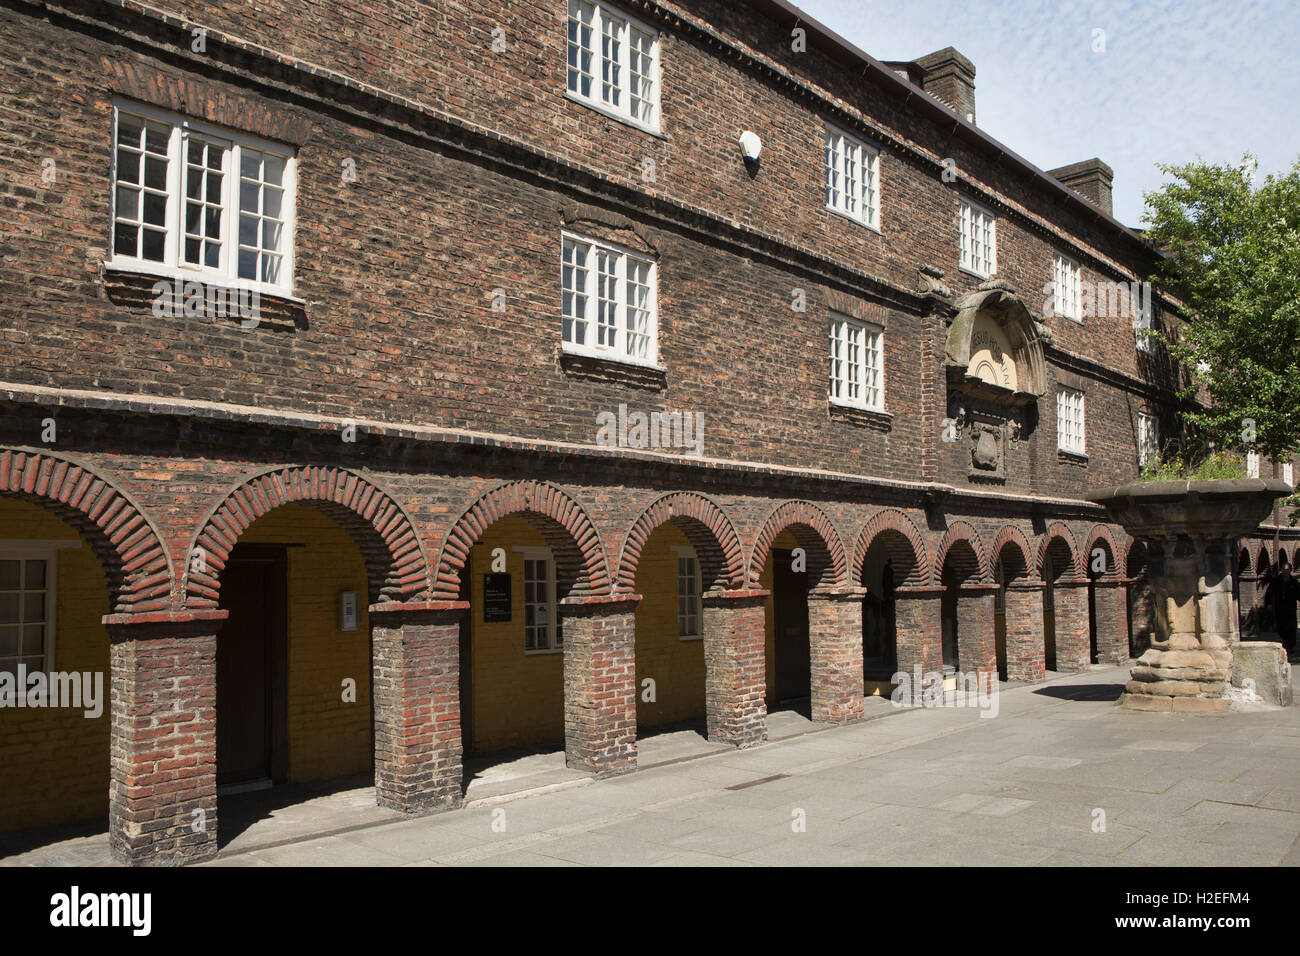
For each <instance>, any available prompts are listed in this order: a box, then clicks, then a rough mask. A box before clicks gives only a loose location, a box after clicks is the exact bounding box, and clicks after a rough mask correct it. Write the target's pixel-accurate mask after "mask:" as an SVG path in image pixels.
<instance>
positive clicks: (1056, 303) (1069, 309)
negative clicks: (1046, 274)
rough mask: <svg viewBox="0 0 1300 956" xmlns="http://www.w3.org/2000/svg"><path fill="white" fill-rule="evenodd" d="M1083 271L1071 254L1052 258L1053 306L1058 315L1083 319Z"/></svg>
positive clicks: (1079, 320) (1075, 319) (1078, 319)
mask: <svg viewBox="0 0 1300 956" xmlns="http://www.w3.org/2000/svg"><path fill="white" fill-rule="evenodd" d="M1081 272H1082V270H1081V269H1080V268H1079V263H1077V262H1075V261H1074V260H1073V259H1071V258H1070V257H1069V256H1063V255H1059V254H1058V255H1056V256H1055V257H1053V259H1052V289H1053V293H1052V308H1053V310H1054V311H1055V312H1056V314H1057V315H1061V316H1064V317H1065V318H1067V319H1073V320H1074V321H1076V322H1082V321H1083V310H1082V307H1081V305H1080V286H1081V281H1080V277H1081Z"/></svg>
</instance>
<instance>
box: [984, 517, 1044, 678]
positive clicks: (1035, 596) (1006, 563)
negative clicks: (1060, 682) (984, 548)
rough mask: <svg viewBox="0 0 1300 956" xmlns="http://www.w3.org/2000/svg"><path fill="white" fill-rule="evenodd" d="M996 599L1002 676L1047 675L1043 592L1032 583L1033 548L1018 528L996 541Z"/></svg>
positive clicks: (997, 646)
mask: <svg viewBox="0 0 1300 956" xmlns="http://www.w3.org/2000/svg"><path fill="white" fill-rule="evenodd" d="M993 547H994V552H993V580H994V583H995V584H996V585H997V590H996V591H995V592H994V601H993V626H994V645H995V650H996V655H997V667H998V677H999V679H1001V680H1013V679H1014V680H1023V681H1037V680H1041V679H1042V677H1043V673H1042V671H1043V649H1042V635H1041V632H1040V630H1039V627H1038V625H1039V624H1040V623H1041V613H1040V612H1039V610H1038V607H1037V602H1038V601H1039V600H1041V599H1040V596H1039V592H1038V590H1036V589H1033V588H1032V587H1031V586H1030V552H1029V544H1028V542H1027V541H1026V540H1025V538H1024V536H1023V535H1022V534H1021V533H1020V532H1019V531H1018V530H1016V529H1014V528H1008V529H1006V530H1004V531H1003V532H1002V533H1001V534H1000V535H998V539H997V541H995V542H994V545H993Z"/></svg>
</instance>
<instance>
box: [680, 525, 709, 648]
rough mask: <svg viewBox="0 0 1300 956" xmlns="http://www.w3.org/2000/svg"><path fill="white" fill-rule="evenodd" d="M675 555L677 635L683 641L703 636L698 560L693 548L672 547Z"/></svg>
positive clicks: (701, 589) (701, 587)
mask: <svg viewBox="0 0 1300 956" xmlns="http://www.w3.org/2000/svg"><path fill="white" fill-rule="evenodd" d="M673 551H674V553H676V555H677V636H678V637H679V638H681V639H682V640H683V641H685V640H699V639H702V638H703V637H704V631H703V628H702V626H701V622H702V620H703V616H702V606H701V600H700V598H701V593H702V591H703V584H702V582H701V580H700V562H699V559H698V558H697V556H696V554H695V549H694V548H673Z"/></svg>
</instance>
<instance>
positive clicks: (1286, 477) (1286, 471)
mask: <svg viewBox="0 0 1300 956" xmlns="http://www.w3.org/2000/svg"><path fill="white" fill-rule="evenodd" d="M1282 480H1283V481H1285V482H1286V483H1287V484H1288V485H1290V486H1291V487H1292V488H1294V487H1295V468H1294V467H1292V465H1291V462H1289V461H1284V462H1283V463H1282Z"/></svg>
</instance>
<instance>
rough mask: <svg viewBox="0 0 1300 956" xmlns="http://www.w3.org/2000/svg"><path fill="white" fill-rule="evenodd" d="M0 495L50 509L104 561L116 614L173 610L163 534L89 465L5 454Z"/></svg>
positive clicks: (35, 454) (0, 453) (43, 455)
mask: <svg viewBox="0 0 1300 956" xmlns="http://www.w3.org/2000/svg"><path fill="white" fill-rule="evenodd" d="M0 495H4V496H6V497H11V498H18V499H26V500H30V501H32V502H33V503H36V504H39V505H40V506H42V507H44V508H46V509H48V510H49V511H51V512H52V513H54V514H56V515H58V517H59V518H61V519H62V520H63V521H66V522H67V523H68V524H69V525H71V526H72V527H73V528H75V529H76V530H77V532H78V533H79V534H80V535H81V536H82V537H83V538H84V539H85V540H86V542H87V544H89V545H90V548H91V550H92V551H93V552H94V553H95V557H96V558H98V559H99V563H100V565H101V566H102V567H103V569H104V575H105V577H106V578H107V580H108V587H109V591H110V593H111V595H112V600H113V611H114V613H117V614H141V613H144V612H146V611H160V610H164V609H166V608H168V607H170V606H171V590H172V566H171V559H170V558H169V557H168V555H167V549H166V548H164V547H163V544H162V536H161V535H160V534H159V533H158V529H157V528H156V527H154V524H153V522H152V521H151V520H150V519H149V518H148V517H147V516H146V515H145V513H144V512H143V510H142V509H141V508H140V506H139V505H137V504H136V503H135V501H133V500H132V498H131V496H130V495H128V494H127V493H126V492H125V491H123V490H122V489H121V488H119V487H117V485H116V484H114V483H113V482H112V481H111V480H110V479H108V478H106V477H104V476H103V475H101V474H99V473H98V472H97V471H96V470H95V469H94V468H92V467H91V466H90V465H88V464H83V463H81V462H78V461H75V460H73V459H72V458H68V457H66V456H63V455H52V454H50V453H49V452H47V451H36V450H30V449H26V448H5V449H2V450H0Z"/></svg>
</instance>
